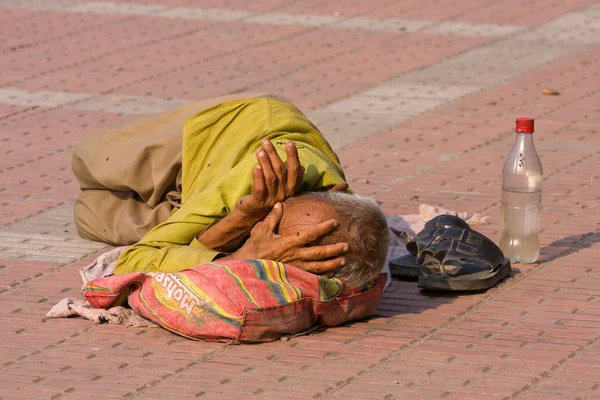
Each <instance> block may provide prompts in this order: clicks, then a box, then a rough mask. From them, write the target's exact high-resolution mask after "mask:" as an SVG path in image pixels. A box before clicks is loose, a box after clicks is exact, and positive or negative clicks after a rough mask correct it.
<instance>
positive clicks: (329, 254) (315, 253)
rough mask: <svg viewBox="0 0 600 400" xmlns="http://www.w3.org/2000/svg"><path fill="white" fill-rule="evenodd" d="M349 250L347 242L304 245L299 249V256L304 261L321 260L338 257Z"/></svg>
mask: <svg viewBox="0 0 600 400" xmlns="http://www.w3.org/2000/svg"><path fill="white" fill-rule="evenodd" d="M347 251H348V244H347V243H336V244H327V245H321V246H311V247H304V248H301V249H299V250H298V258H299V259H301V260H303V261H307V262H308V261H321V260H327V259H329V258H333V257H338V256H341V255H342V254H344V253H345V252H347Z"/></svg>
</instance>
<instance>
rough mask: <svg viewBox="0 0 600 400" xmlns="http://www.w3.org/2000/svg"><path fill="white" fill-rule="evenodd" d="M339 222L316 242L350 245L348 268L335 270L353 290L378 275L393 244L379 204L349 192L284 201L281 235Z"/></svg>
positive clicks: (315, 193) (347, 258)
mask: <svg viewBox="0 0 600 400" xmlns="http://www.w3.org/2000/svg"><path fill="white" fill-rule="evenodd" d="M328 219H336V220H338V221H339V223H340V226H339V228H337V229H336V230H335V231H333V232H332V233H330V234H328V235H326V236H324V237H323V238H321V239H320V240H319V241H317V242H315V243H312V244H313V245H317V244H333V243H338V242H346V243H348V247H349V250H348V252H347V253H346V254H344V258H345V259H346V265H344V266H343V267H341V268H339V269H338V270H336V271H335V277H337V278H340V279H341V280H343V281H344V282H346V283H347V284H348V285H349V286H351V287H358V286H361V285H363V284H365V283H366V282H368V281H370V280H372V279H373V278H375V277H376V276H377V274H378V273H379V271H381V268H382V267H383V263H384V262H385V258H386V255H387V249H388V245H389V234H388V227H387V223H386V220H385V216H384V215H383V213H382V212H381V210H380V209H379V207H378V206H377V203H376V202H375V201H374V200H372V199H370V198H368V197H363V196H358V195H355V194H349V193H345V192H309V193H304V194H302V195H300V196H298V197H292V198H289V199H287V200H286V201H285V202H284V211H283V217H282V218H281V222H280V223H279V234H281V235H291V234H294V233H295V232H298V231H301V230H303V229H306V228H308V227H310V226H313V225H315V224H318V223H320V222H323V221H326V220H328Z"/></svg>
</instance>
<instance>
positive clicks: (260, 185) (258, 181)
mask: <svg viewBox="0 0 600 400" xmlns="http://www.w3.org/2000/svg"><path fill="white" fill-rule="evenodd" d="M252 196H253V197H254V199H255V200H257V201H260V202H262V200H264V198H265V196H266V193H265V176H264V174H263V169H262V167H261V166H260V165H256V166H255V167H254V170H253V171H252Z"/></svg>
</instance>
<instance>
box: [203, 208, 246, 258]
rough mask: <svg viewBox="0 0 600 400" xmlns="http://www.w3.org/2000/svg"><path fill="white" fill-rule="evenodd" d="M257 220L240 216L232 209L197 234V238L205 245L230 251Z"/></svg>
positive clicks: (240, 243) (217, 249) (239, 242)
mask: <svg viewBox="0 0 600 400" xmlns="http://www.w3.org/2000/svg"><path fill="white" fill-rule="evenodd" d="M257 222H258V221H254V220H250V219H248V218H244V217H242V216H240V214H239V213H238V212H237V211H236V209H234V210H233V211H232V212H231V213H230V214H228V215H227V216H225V217H224V218H223V219H221V220H220V221H219V222H217V223H216V224H214V225H213V226H211V227H209V228H208V229H207V230H205V231H204V232H203V233H201V234H199V235H198V236H197V238H198V240H199V241H200V242H201V243H202V244H203V245H205V246H206V247H209V248H211V249H213V250H216V251H222V252H226V253H230V252H233V251H235V250H237V249H238V248H239V247H240V246H241V245H242V244H243V243H244V240H246V238H247V237H248V236H249V235H250V231H251V230H252V228H253V227H254V225H255V224H256V223H257Z"/></svg>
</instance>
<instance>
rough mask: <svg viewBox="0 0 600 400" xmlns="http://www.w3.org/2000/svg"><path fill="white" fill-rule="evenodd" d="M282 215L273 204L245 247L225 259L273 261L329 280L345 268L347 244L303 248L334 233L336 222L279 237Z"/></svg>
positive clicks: (323, 223)
mask: <svg viewBox="0 0 600 400" xmlns="http://www.w3.org/2000/svg"><path fill="white" fill-rule="evenodd" d="M282 215H283V207H282V205H281V204H280V203H276V204H275V205H274V207H273V210H272V211H271V213H270V214H269V215H268V216H267V217H266V218H265V220H264V221H262V222H259V223H258V224H256V225H255V226H254V228H253V229H252V232H251V233H250V238H249V239H248V240H247V241H246V243H245V244H244V245H243V246H242V247H241V248H240V249H239V250H237V251H236V252H235V253H233V254H231V255H230V256H228V257H226V259H236V260H239V259H251V258H254V259H266V260H273V261H279V262H282V263H286V264H290V265H293V266H295V267H298V268H301V269H303V270H305V271H308V272H312V273H314V274H318V275H328V276H331V275H332V273H333V271H334V270H336V269H338V268H340V267H341V266H343V265H345V264H346V262H345V260H344V257H343V256H342V255H343V254H344V253H345V252H346V251H348V244H347V243H336V244H330V245H319V246H309V247H306V246H307V245H309V244H310V243H313V242H314V241H316V240H318V239H320V238H322V237H323V236H325V235H327V234H328V233H330V232H332V231H333V230H335V229H336V228H337V226H338V222H337V221H335V220H333V219H332V220H328V221H324V222H322V223H320V224H317V225H315V226H312V227H310V228H309V229H306V230H304V231H301V232H297V233H296V234H295V235H288V236H281V235H278V234H276V233H275V232H276V231H277V226H278V225H279V221H280V220H281V216H282Z"/></svg>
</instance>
